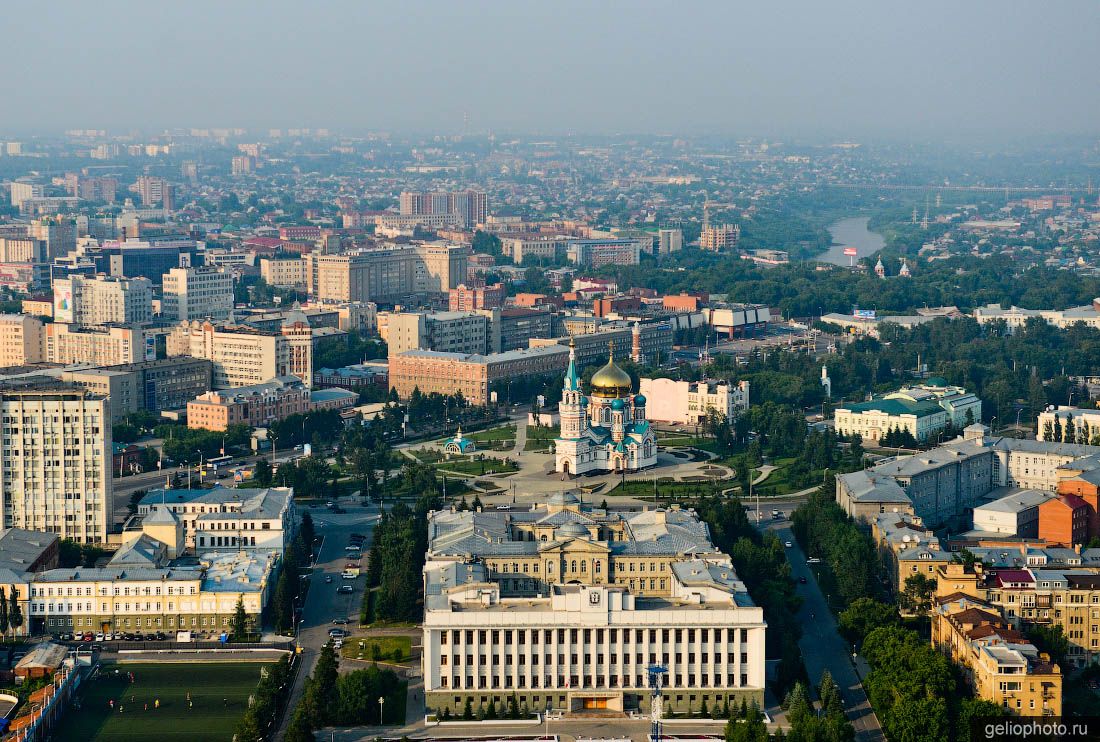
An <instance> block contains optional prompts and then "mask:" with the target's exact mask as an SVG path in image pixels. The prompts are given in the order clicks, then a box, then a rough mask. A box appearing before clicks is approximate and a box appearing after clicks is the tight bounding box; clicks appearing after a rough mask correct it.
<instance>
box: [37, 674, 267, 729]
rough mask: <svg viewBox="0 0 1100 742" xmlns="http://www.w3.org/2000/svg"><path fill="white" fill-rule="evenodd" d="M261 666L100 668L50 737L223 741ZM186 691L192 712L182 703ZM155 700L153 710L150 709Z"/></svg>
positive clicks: (236, 717)
mask: <svg viewBox="0 0 1100 742" xmlns="http://www.w3.org/2000/svg"><path fill="white" fill-rule="evenodd" d="M263 666H264V663H260V662H167V663H159V664H155V663H145V662H140V663H139V662H134V663H123V664H118V665H104V666H103V668H102V670H101V671H100V675H99V677H98V678H95V679H93V680H88V681H86V682H85V683H84V685H83V686H82V690H81V692H80V704H81V707H80V709H79V710H76V709H73V708H70V709H69V710H68V711H67V712H66V713H65V716H64V718H63V719H62V723H61V725H60V727H59V729H58V732H57V734H55V735H54V738H55V739H66V740H67V739H72V740H77V739H78V740H82V742H92V741H93V740H94V741H95V742H115V741H116V740H117V741H118V742H129V741H130V740H147V739H150V738H155V739H157V740H158V741H159V742H165V741H171V740H180V741H181V742H183V740H187V741H188V742H190V741H192V740H211V741H213V740H218V741H219V742H228V741H229V740H231V739H232V738H233V730H234V728H235V727H236V725H237V722H238V721H239V720H240V718H241V716H243V715H244V712H245V710H246V709H247V708H248V697H249V695H250V694H251V693H252V692H253V691H255V689H256V685H257V684H258V683H259V682H260V668H261V667H263ZM116 668H117V669H118V670H119V675H118V676H117V677H116V676H115V674H114V671H115V669H116ZM128 672H132V673H134V678H135V682H134V683H130V682H129V681H128V680H126V678H125V675H124V673H128ZM189 692H190V694H191V702H192V703H193V704H194V707H193V708H188V705H187V694H188V693H189ZM131 697H132V698H133V700H132V701H131V700H130V699H131ZM157 698H159V699H160V708H159V709H155V708H154V702H155V700H156V699H157ZM111 699H114V701H115V707H114V710H112V709H111V708H110V707H109V706H108V701H109V700H111ZM146 703H148V704H149V710H148V711H146V710H145V704H146ZM120 707H121V709H122V710H121V711H120V710H119V709H120Z"/></svg>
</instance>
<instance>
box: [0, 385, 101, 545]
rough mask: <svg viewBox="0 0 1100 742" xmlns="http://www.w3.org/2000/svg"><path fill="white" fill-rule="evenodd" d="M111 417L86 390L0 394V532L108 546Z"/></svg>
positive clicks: (10, 391) (95, 397) (1, 392)
mask: <svg viewBox="0 0 1100 742" xmlns="http://www.w3.org/2000/svg"><path fill="white" fill-rule="evenodd" d="M110 418H111V416H110V410H109V407H108V402H107V399H106V398H105V397H103V396H101V395H97V394H92V393H90V392H86V391H84V390H83V389H71V388H68V389H66V388H61V387H59V388H57V389H55V390H47V389H36V390H8V391H0V425H2V428H0V433H2V435H3V442H4V445H3V447H2V449H0V482H2V484H3V487H2V488H0V503H2V508H0V527H3V528H25V529H28V530H35V531H47V532H49V533H56V534H57V535H58V536H59V537H61V538H70V539H73V540H75V541H79V542H81V543H104V542H106V540H107V533H108V531H109V529H110V528H111V527H112V525H113V519H114V501H113V491H112V483H113V480H112V476H111V458H110V457H111V419H110Z"/></svg>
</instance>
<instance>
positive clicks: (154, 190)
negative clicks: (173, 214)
mask: <svg viewBox="0 0 1100 742" xmlns="http://www.w3.org/2000/svg"><path fill="white" fill-rule="evenodd" d="M134 188H135V190H136V191H137V193H138V195H140V196H141V203H142V205H144V206H160V207H161V208H162V209H166V210H168V211H173V210H174V209H175V208H176V198H175V187H174V186H173V185H172V184H171V183H169V182H168V181H167V180H165V179H164V178H156V177H153V176H151V175H140V176H138V179H137V183H135V184H134Z"/></svg>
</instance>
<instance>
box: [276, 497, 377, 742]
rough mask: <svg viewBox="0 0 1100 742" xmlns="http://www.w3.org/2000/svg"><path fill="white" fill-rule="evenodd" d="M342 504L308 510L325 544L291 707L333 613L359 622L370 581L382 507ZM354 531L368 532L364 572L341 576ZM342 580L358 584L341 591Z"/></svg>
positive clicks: (312, 586) (312, 585) (286, 718)
mask: <svg viewBox="0 0 1100 742" xmlns="http://www.w3.org/2000/svg"><path fill="white" fill-rule="evenodd" d="M342 507H343V508H344V509H345V510H346V511H347V512H345V513H332V512H329V511H328V510H324V509H313V510H310V511H309V512H310V515H311V516H312V518H313V523H314V527H315V530H316V532H317V536H318V538H320V539H321V545H320V550H319V552H318V554H317V560H316V562H315V564H314V567H313V570H312V575H311V577H310V579H309V587H308V592H307V593H306V596H305V601H304V605H303V607H302V620H301V623H300V625H299V630H298V644H299V646H300V647H301V654H300V656H299V657H300V660H301V666H300V667H299V669H298V674H297V675H296V677H295V679H294V687H293V688H292V689H291V691H290V697H289V699H288V700H287V708H288V709H294V708H295V707H296V706H297V705H298V701H299V700H301V696H302V690H303V689H304V687H305V681H306V678H307V677H308V676H309V674H310V673H311V672H313V668H314V666H315V665H316V664H317V658H318V657H319V656H320V653H321V648H322V647H323V646H324V645H325V643H326V642H327V641H328V639H329V637H328V632H329V629H332V628H334V625H333V623H332V621H333V619H336V618H346V619H347V620H348V627H354V626H358V625H359V608H360V606H361V605H362V602H363V588H364V587H365V585H366V584H367V577H366V574H365V572H366V567H367V563H366V559H367V551H366V550H367V549H369V548H370V543H371V538H372V534H373V531H374V527H375V525H376V524H377V523H378V508H377V507H373V506H372V507H369V508H364V507H360V506H359V505H352V504H342ZM352 533H361V534H363V535H364V536H366V539H365V541H364V551H363V553H362V556H361V557H359V559H360V564H361V566H362V570H363V572H364V574H360V576H359V577H358V578H356V579H354V580H341V579H340V573H341V572H342V571H343V569H344V564H345V562H346V560H347V559H348V558H349V557H348V552H347V551H345V547H346V546H347V545H348V538H349V537H350V536H351V534H352ZM326 575H329V576H331V577H332V582H331V583H326V582H325V576H326ZM342 584H350V585H352V586H353V587H354V588H355V590H354V591H353V592H352V593H350V594H340V593H338V592H337V589H338V588H339V587H340V585H342ZM348 627H345V628H348ZM290 716H291V713H286V714H284V715H283V718H282V721H281V725H280V728H279V734H278V738H282V736H283V734H285V732H286V726H287V724H288V723H289V722H290Z"/></svg>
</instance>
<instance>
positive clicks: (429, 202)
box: [399, 190, 488, 228]
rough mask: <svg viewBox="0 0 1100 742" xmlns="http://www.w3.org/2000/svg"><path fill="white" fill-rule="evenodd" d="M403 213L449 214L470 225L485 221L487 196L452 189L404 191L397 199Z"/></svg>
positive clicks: (464, 225)
mask: <svg viewBox="0 0 1100 742" xmlns="http://www.w3.org/2000/svg"><path fill="white" fill-rule="evenodd" d="M399 209H400V211H401V214H403V215H418V216H419V215H426V214H451V215H454V216H456V217H457V218H458V224H459V225H460V226H463V227H467V228H468V227H472V226H474V225H475V224H481V223H483V222H484V221H485V218H486V215H487V212H488V197H487V196H486V194H485V193H484V192H483V191H473V190H468V191H452V192H445V193H431V192H416V191H404V192H402V193H401V196H400V199H399Z"/></svg>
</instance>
